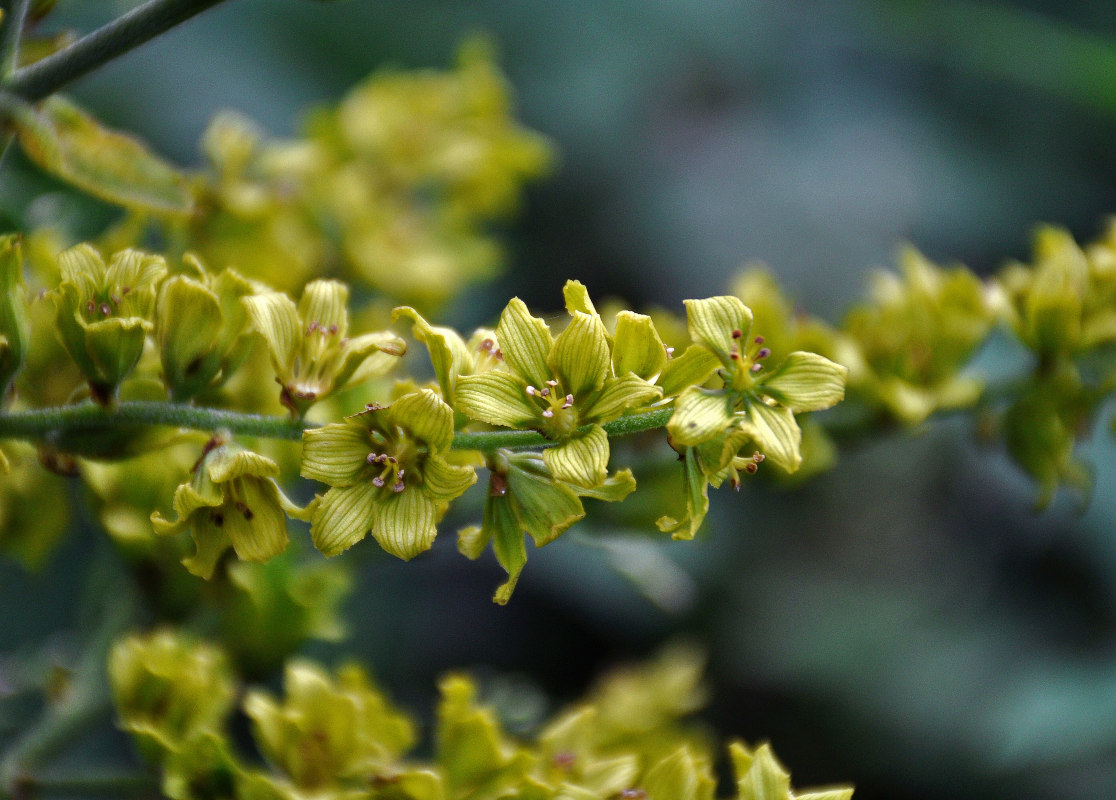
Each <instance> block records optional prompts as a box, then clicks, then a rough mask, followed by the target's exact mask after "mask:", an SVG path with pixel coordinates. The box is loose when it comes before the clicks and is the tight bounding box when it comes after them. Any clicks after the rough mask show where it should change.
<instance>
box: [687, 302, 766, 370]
mask: <svg viewBox="0 0 1116 800" xmlns="http://www.w3.org/2000/svg"><path fill="white" fill-rule="evenodd" d="M686 320H687V322H688V326H689V329H690V338H691V339H692V340H693V341H694V342H696V343H697V344H700V345H702V346H703V347H705V348H707V349H708V350H709V351H710V352H711V353H713V354H714V355H715V356H717V358H718V359H720V361H721V363H722V364H723V365H724V366H725V367H728V368H732V367H733V363H732V359H731V358H730V356H729V354H730V353H732V351H733V350H734V349H736V348H738V343H739V342H740V341H742V340H744V339H746V338H747V336H748V331H749V330H751V328H752V311H751V309H749V308H748V307H747V306H746V305H744V302H743V301H742V300H741V299H740V298H739V297H733V296H732V295H721V296H719V297H709V298H706V299H705V300H687V301H686ZM733 333H736V336H735V337H734V336H733Z"/></svg>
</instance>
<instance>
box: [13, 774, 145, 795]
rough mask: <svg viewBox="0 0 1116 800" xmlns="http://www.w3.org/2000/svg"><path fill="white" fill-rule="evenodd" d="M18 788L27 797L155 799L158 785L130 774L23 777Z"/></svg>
mask: <svg viewBox="0 0 1116 800" xmlns="http://www.w3.org/2000/svg"><path fill="white" fill-rule="evenodd" d="M18 788H19V790H20V791H22V792H24V793H26V796H28V797H113V798H120V797H155V796H156V795H157V794H158V792H159V782H158V781H157V780H156V779H155V778H154V777H153V776H151V775H137V774H130V773H121V774H110V773H104V774H90V775H57V776H56V775H44V776H28V777H25V778H23V779H22V780H21V781H20V782H19V786H18Z"/></svg>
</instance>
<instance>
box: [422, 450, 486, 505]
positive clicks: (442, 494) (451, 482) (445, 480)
mask: <svg viewBox="0 0 1116 800" xmlns="http://www.w3.org/2000/svg"><path fill="white" fill-rule="evenodd" d="M422 480H423V484H422V490H423V491H424V492H426V495H427V497H429V498H430V499H431V500H433V501H434V502H435V503H439V504H440V503H448V502H449V501H451V500H454V499H456V498H458V497H460V496H461V495H462V494H464V492H465V490H466V489H468V488H469V487H470V486H472V485H473V484H474V483H476V482H477V472H476V470H474V469H473V468H472V467H461V466H457V465H454V464H450V463H449V462H448V461H446V460H445V459H444V458H442V457H441V456H438V455H431V456H428V457H427V459H426V461H425V463H424V464H423V466H422Z"/></svg>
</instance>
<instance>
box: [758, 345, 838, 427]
mask: <svg viewBox="0 0 1116 800" xmlns="http://www.w3.org/2000/svg"><path fill="white" fill-rule="evenodd" d="M848 374H849V370H848V368H846V367H843V366H841V365H840V364H836V363H834V362H832V361H830V360H829V359H828V358H825V357H824V356H819V355H818V354H817V353H804V352H802V351H795V352H793V353H791V354H790V355H789V356H787V358H786V360H785V361H783V363H782V364H780V365H779V366H778V368H777V369H775V370H774V371H773V372H771V373H770V374H768V375H765V376H763V377H762V378H761V379H760V382H761V384H762V386H763V389H762V391H763V393H764V394H768V395H770V396H771V397H774V398H775V399H776V400H778V401H779V402H780V403H781V404H782V405H784V406H786V407H787V408H789V409H791V410H792V411H795V412H802V411H821V410H822V409H824V408H829V407H831V406H834V405H836V404H837V403H839V402H841V401H842V400H844V399H845V379H846V377H847V376H848Z"/></svg>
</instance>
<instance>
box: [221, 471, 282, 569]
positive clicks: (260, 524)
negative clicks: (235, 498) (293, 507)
mask: <svg viewBox="0 0 1116 800" xmlns="http://www.w3.org/2000/svg"><path fill="white" fill-rule="evenodd" d="M238 483H239V489H240V491H239V492H238V494H239V495H240V499H239V505H237V506H235V507H232V506H226V508H225V513H224V514H223V528H224V531H225V535H226V536H228V537H229V541H230V542H231V543H232V546H233V549H234V550H236V555H237V557H238V558H240V559H241V560H242V561H267V560H268V559H270V558H271V557H272V556H277V555H279V554H280V553H282V552H283V551H284V550H286V549H287V518H286V516H285V515H284V514H283V510H282V509H281V508H280V507H279V498H278V496H277V491H278V489H277V487H276V486H275V484H274V483H273V482H272V481H270V480H268V479H267V478H241V479H238Z"/></svg>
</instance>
